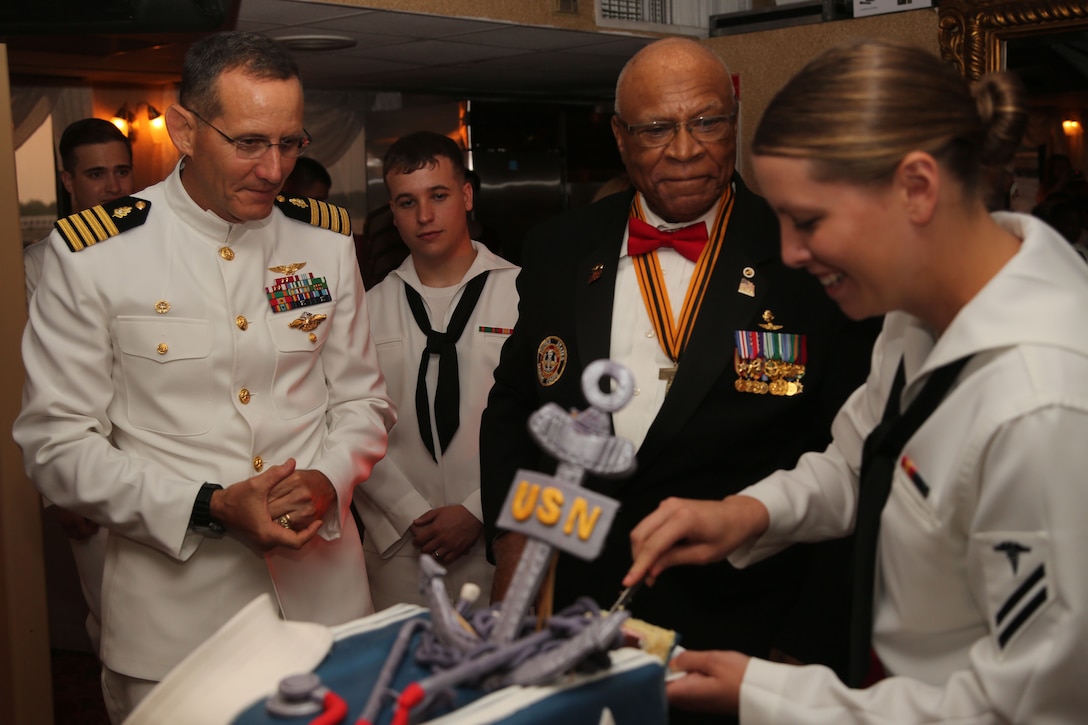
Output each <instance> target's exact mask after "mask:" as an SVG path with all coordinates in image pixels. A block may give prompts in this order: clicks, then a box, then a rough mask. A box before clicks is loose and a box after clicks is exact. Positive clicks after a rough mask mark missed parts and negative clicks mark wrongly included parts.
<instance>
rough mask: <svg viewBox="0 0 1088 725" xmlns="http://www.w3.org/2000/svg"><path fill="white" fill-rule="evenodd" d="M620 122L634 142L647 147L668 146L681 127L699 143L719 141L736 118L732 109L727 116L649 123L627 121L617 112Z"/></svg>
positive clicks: (731, 126)
mask: <svg viewBox="0 0 1088 725" xmlns="http://www.w3.org/2000/svg"><path fill="white" fill-rule="evenodd" d="M616 118H617V119H619V121H620V124H621V125H622V126H623V127H624V128H626V129H627V133H629V134H631V137H632V138H633V139H635V143H637V144H638V145H639V146H641V147H643V148H647V149H653V148H659V147H661V146H668V145H669V144H670V143H672V140H673V139H674V138H676V134H677V133H678V132H679V130H680V128H681V127H684V128H686V129H687V130H688V133H690V134H691V137H692V138H693V139H695V140H696V141H699V142H700V143H705V142H711V141H721V140H722V139H723V138H725V137H726V135H727V134H728V133H729V131H730V130H731V129H732V128H733V122H734V121H736V120H737V112H736V110H734V111H733V112H732V113H730V114H729V115H728V116H699V117H698V118H692V119H689V120H687V121H650V122H649V123H627V122H626V121H624V120H623V118H622V117H621V116H619V115H618V114H617V115H616Z"/></svg>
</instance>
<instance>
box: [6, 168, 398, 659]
mask: <svg viewBox="0 0 1088 725" xmlns="http://www.w3.org/2000/svg"><path fill="white" fill-rule="evenodd" d="M180 168H181V165H180V164H179V166H178V168H176V169H175V170H174V171H173V173H172V174H171V175H170V176H169V177H167V179H166V180H165V181H163V182H161V183H159V184H156V185H154V186H151V187H149V188H147V189H145V190H144V191H142V192H141V193H140V195H139V197H138V198H140V199H144V200H146V201H148V202H150V204H151V206H150V209H149V211H148V218H147V220H146V221H145V222H144V223H143V224H142V225H140V226H138V227H136V228H134V229H131V230H129V231H127V232H124V233H122V234H120V235H118V236H114V237H112V238H109V239H105V240H104V241H101V242H99V243H97V244H94V245H93V246H89V247H87V248H84V249H83V250H82V251H80V252H77V253H73V252H71V251H70V250H69V249H68V247H67V245H66V244H65V242H64V240H63V239H62V238H61V236H60V235H59V234H58V233H57V232H54V233H53V235H52V236H51V238H50V240H49V248H48V250H47V251H46V256H45V260H44V268H43V271H42V278H41V282H40V283H39V285H38V288H37V291H36V292H35V294H34V297H33V301H32V303H31V307H30V321H29V324H28V325H27V328H26V332H25V334H24V336H23V361H24V363H25V365H26V369H27V382H26V388H25V390H24V396H23V409H22V412H21V414H20V415H19V418H18V419H17V420H16V423H15V439H16V441H17V443H18V444H19V445H20V446H21V448H22V450H23V457H24V462H25V466H26V469H27V473H28V475H29V476H30V478H31V480H33V481H34V482H35V484H36V485H37V486H38V487H39V488H40V489H41V491H42V493H43V494H45V495H46V496H47V497H48V498H49V499H51V500H52V501H54V502H55V503H56V504H57V505H58V506H61V507H62V508H65V509H67V510H69V511H74V512H77V513H80V514H83V515H84V516H87V517H88V518H90V519H92V520H94V521H97V522H98V523H99V524H101V525H103V526H105V527H108V528H109V529H110V537H109V544H108V550H107V554H106V567H105V574H104V578H103V593H102V596H103V622H102V625H103V633H102V651H101V656H102V660H103V662H104V663H105V664H106V665H107V666H108V667H109V668H110V669H112V670H115V671H117V672H120V673H123V674H127V675H131V676H135V677H141V678H144V679H152V680H154V679H160V678H161V677H162V676H163V675H165V674H166V672H167V671H169V669H170V668H171V667H172V666H173V665H175V664H176V663H177V662H178V661H179V660H181V659H182V658H183V657H184V656H185V655H186V654H188V652H189V651H191V650H192V649H193V648H194V647H196V646H197V645H198V644H200V642H202V641H203V640H205V639H206V638H207V637H209V636H210V635H211V634H212V633H213V632H215V631H216V629H217V628H218V627H219V626H220V625H222V624H223V623H225V622H226V621H227V620H228V619H229V618H230V617H231V616H232V615H233V614H234V613H235V612H237V611H238V610H239V609H241V608H242V607H243V606H244V605H245V604H247V603H248V602H249V601H251V600H252V599H253V598H254V597H255V596H257V595H258V594H261V593H262V592H269V593H272V591H273V582H274V584H275V587H274V590H275V591H274V593H275V595H276V596H278V599H279V602H280V606H281V609H282V611H283V613H284V615H285V616H286V617H287V618H289V619H304V620H312V621H317V622H322V623H327V624H336V623H341V622H345V621H348V620H350V619H353V618H355V617H358V616H361V615H364V614H366V613H368V612H369V611H371V610H372V607H371V603H370V598H369V590H368V586H367V580H366V570H365V564H364V561H363V555H362V547H361V546H360V542H359V537H358V533H357V529H356V527H355V525H354V523H353V522H352V521H351V518H350V512H349V508H348V507H349V504H350V502H351V493H352V489H353V488H354V486H355V485H356V484H357V483H358V482H360V481H362V480H364V479H365V478H366V477H367V476H368V475H369V473H370V469H371V467H372V466H373V465H374V463H375V462H377V461H378V460H379V459H380V458H381V457H382V455H383V454H384V452H385V447H386V431H387V430H388V428H389V427H390V426H392V424H393V422H394V420H395V417H396V414H395V408H394V407H393V405H392V404H391V402H390V401H389V399H388V398H387V396H386V394H385V387H384V384H383V382H382V377H381V372H380V371H379V369H378V363H377V355H376V353H375V350H374V345H373V343H372V342H371V339H370V335H369V331H368V328H367V313H366V306H365V303H364V299H363V287H362V282H361V280H360V277H359V271H358V266H357V264H356V260H355V254H354V250H353V248H352V243H351V239H350V237H344V236H342V235H339V234H336V233H333V232H330V231H327V230H325V229H321V228H319V227H315V226H311V225H310V224H306V223H303V222H299V221H295V220H293V219H290V218H288V217H286V216H285V215H284V214H283V213H282V212H281V211H280V210H279V209H273V211H272V213H271V215H269V216H268V217H267V218H265V219H262V220H260V221H255V222H249V223H246V224H229V223H227V222H225V221H223V220H222V219H220V218H219V217H217V216H215V215H214V214H212V213H211V212H206V211H203V210H201V209H200V208H199V207H198V206H197V205H196V204H195V203H194V202H193V200H192V199H191V198H190V197H189V195H188V194H187V193H186V191H185V190H184V188H183V187H182V185H181V178H180V175H179V170H180ZM301 263H305V266H303V267H300V269H298V270H297V271H295V272H285V271H282V270H280V271H273V270H270V268H274V267H278V266H281V265H298V264H301ZM288 269H290V268H288ZM310 273H312V274H313V276H314V277H316V278H323V279H324V280H325V283H326V285H327V287H328V290H329V292H330V293H331V300H330V301H326V302H323V303H322V304H317V305H312V306H307V307H302V308H301V309H295V310H290V311H286V312H278V313H277V312H273V308H272V305H271V304H270V302H269V299H268V297H267V290H268V289H269V288H272V287H273V286H274V285H275V284H276V280H277V279H278V278H286V277H289V276H291V275H292V274H293V275H297V276H299V277H308V275H309V274H310ZM307 311H308V312H311V313H314V314H323V315H326V319H325V320H324V321H323V322H322V323H321V324H319V325H318V326H317V328H316V329H314V330H313V331H312V338H311V337H310V334H311V333H309V332H306V331H304V330H302V329H298V328H292V327H290V325H289V323H290V322H291V321H292V320H293V319H295V318H297V317H299V315H300V313H301V312H307ZM288 458H294V459H295V460H296V461H297V467H298V468H299V469H316V470H319V471H321V472H322V473H324V474H325V475H326V476H327V477H328V478H329V480H330V481H331V482H332V484H333V486H334V487H335V488H336V491H337V494H338V499H339V500H338V502H337V505H334V506H333V507H330V509H329V512H328V514H327V515H326V520H325V524H324V526H323V527H322V528H321V529H320V531H319V536H316V537H314V539H312V540H311V541H310V542H309V543H308V544H307V545H306V546H305V547H304V548H303V549H302V550H300V551H297V552H296V551H290V550H285V549H277V550H275V551H273V552H271V553H269V554H267V555H265V556H262V555H261V554H259V553H255V552H254V551H252V550H251V549H250V548H248V547H247V546H246V545H245V544H243V543H242V542H241V541H240V540H238V539H235V538H233V537H231V536H230V535H229V534H228V535H227V536H225V537H223V538H221V539H216V538H211V537H204V536H202V535H200V534H197V533H194V532H192V531H190V529H189V518H190V515H191V513H192V509H193V503H194V501H195V499H196V495H197V491H198V490H199V488H200V486H201V485H202V484H203V483H204V482H206V481H208V482H213V483H219V484H221V485H223V486H229V485H231V484H233V483H236V482H238V481H242V480H245V479H247V478H249V477H251V476H253V475H255V471H256V470H260V469H261V468H263V467H264V466H266V465H271V464H277V463H282V462H283V461H285V460H286V459H288ZM269 574H271V577H270V576H269Z"/></svg>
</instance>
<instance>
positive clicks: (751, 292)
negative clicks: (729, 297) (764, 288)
mask: <svg viewBox="0 0 1088 725" xmlns="http://www.w3.org/2000/svg"><path fill="white" fill-rule="evenodd" d="M741 274H742V275H743V277H742V278H741V280H740V284H738V285H737V292H739V293H741V294H742V295H747V296H749V297H755V296H756V285H755V283H754V282H752V277H755V276H756V271H755V270H754V269H752V268H751V267H745V268H744V269H743V270H741Z"/></svg>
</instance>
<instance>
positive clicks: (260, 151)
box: [188, 108, 313, 159]
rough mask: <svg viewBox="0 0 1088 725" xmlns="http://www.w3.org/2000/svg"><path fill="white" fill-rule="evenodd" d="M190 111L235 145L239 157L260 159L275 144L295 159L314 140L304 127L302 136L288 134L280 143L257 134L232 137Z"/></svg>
mask: <svg viewBox="0 0 1088 725" xmlns="http://www.w3.org/2000/svg"><path fill="white" fill-rule="evenodd" d="M188 110H189V113H191V114H193V115H194V116H196V117H197V118H199V119H200V120H201V121H204V123H206V124H208V126H209V127H210V128H211V129H212V130H213V131H215V132H216V133H217V134H219V135H220V136H222V137H223V138H224V139H225V140H226V141H227V142H228V143H230V144H231V145H232V146H234V150H235V151H237V152H238V158H242V159H259V158H261V157H262V156H264V155H265V154H266V153H268V149H270V148H272V147H273V146H279V149H280V153H281V154H283V155H284V156H286V157H287V158H289V159H293V158H295V157H298V156H302V154H303V153H304V152H305V151H306V147H307V146H309V145H310V142H311V141H312V140H313V139H312V138H311V137H310V132H309V131H307V130H306V129H302V133H303V134H304V135H302V136H288V137H287V138H281V139H280V142H279V143H272V142H271V141H269V140H268V139H266V138H260V137H257V136H246V137H245V138H231V137H230V136H228V135H227V134H225V133H223V132H222V131H220V130H219V129H218V128H216V127H215V126H214V125H212V123H211V122H209V121H207V120H206V119H205V118H204V117H203V116H201V115H200V114H199V113H197V112H196V111H194V110H193V109H191V108H190V109H188Z"/></svg>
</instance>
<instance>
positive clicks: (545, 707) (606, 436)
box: [126, 361, 675, 725]
mask: <svg viewBox="0 0 1088 725" xmlns="http://www.w3.org/2000/svg"><path fill="white" fill-rule="evenodd" d="M602 377H610V378H612V379H613V380H615V381H616V382H617V385H616V389H615V390H614V391H613V392H612V393H605V392H603V390H604V388H603V387H601V386H600V385H599V378H602ZM583 389H584V390H585V392H586V398H587V399H588V400H589V401H590V402H591V408H589V409H586V410H584V411H580V412H579V411H571V412H569V413H568V412H567V411H563V410H562V409H560V408H559V407H558V406H555V405H554V404H549V405H547V406H544V407H543V408H541V409H540V410H538V411H537V412H536V413H534V414H533V416H531V417H530V420H529V428H530V431H531V432H532V433H533V436H534V438H536V440H537V442H538V443H539V444H540V445H541V447H542V448H544V449H545V450H547V451H548V452H549V453H551V454H552V455H553V456H554V457H555V458H556V459H557V460H559V461H561V462H562V464H561V471H560V473H561V475H557V476H547V475H545V474H542V473H539V472H534V471H518V472H517V475H516V476H515V480H514V481H513V483H512V485H511V488H510V494H509V496H508V498H507V502H506V504H505V506H504V511H503V512H502V514H501V515H500V517H499V520H498V524H499V525H500V526H502V527H504V528H507V529H510V530H514V531H518V532H520V533H522V534H524V535H525V536H526V537H527V538H528V541H527V543H526V545H525V547H524V549H523V552H522V555H521V559H520V561H519V563H518V566H517V568H516V570H515V572H514V574H513V578H512V581H511V584H510V587H509V588H508V589H507V592H506V598H505V600H504V601H503V602H502V603H500V604H496V605H493V606H491V607H483V608H477V609H475V610H473V607H472V600H474V598H475V597H464V596H463V597H462V600H461V601H459V602H457V603H456V604H455V603H453V602H451V601H450V600H449V597H448V595H447V593H446V587H445V583H444V576H445V573H446V572H445V570H444V569H443V568H442V567H441V565H439V564H438V563H437V562H435V561H433V560H432V558H431V557H429V556H425V555H424V556H422V557H421V558H420V592H421V593H422V594H423V597H424V600H425V601H426V602H427V604H428V605H429V606H428V607H426V608H424V607H419V606H416V605H398V606H395V607H391V608H390V609H387V610H384V611H382V612H379V613H377V614H375V615H372V616H370V617H365V618H363V619H360V620H357V621H355V622H352V623H349V624H346V625H342V626H340V627H335V628H326V627H321V626H319V625H315V624H312V623H305V622H285V621H283V620H280V619H279V618H278V608H277V607H276V606H275V604H274V603H273V602H272V600H271V598H269V597H267V596H265V597H263V598H258V600H255V601H254V602H253V603H252V604H251V605H250V606H248V607H246V609H244V610H243V611H242V612H239V614H238V615H236V616H235V617H234V618H232V619H231V621H230V622H228V623H227V625H225V626H224V627H223V628H222V629H221V630H220V631H219V632H218V633H217V634H216V635H215V636H213V637H212V638H211V639H210V640H209V641H208V642H205V643H204V644H203V645H201V646H200V647H199V648H198V649H197V650H196V651H194V652H193V653H192V654H191V655H190V656H189V657H187V658H186V659H185V660H184V661H183V662H182V663H181V664H180V665H178V667H177V668H175V669H174V671H172V672H171V673H170V674H169V675H168V676H167V678H166V679H165V680H163V682H162V683H161V684H160V686H159V687H157V688H156V689H155V690H154V691H153V692H152V694H151V695H150V696H149V697H148V698H147V700H145V701H144V702H143V703H141V705H140V706H139V707H138V708H137V709H136V710H135V711H134V712H133V714H132V716H131V717H130V719H129V720H128V721H126V723H127V724H128V725H140V724H141V723H148V724H149V725H150V724H152V723H156V724H157V723H159V722H171V723H183V722H184V723H188V722H192V723H194V725H195V724H196V723H200V724H201V725H208V723H215V722H222V723H232V724H233V725H275V724H282V725H292V724H293V723H311V724H312V725H336V724H337V723H353V724H355V725H388V724H390V723H392V725H409V723H422V722H430V723H480V724H483V723H501V724H503V725H536V724H537V723H540V724H543V723H562V725H580V724H582V723H584V724H585V725H598V724H601V725H603V724H606V723H613V724H615V723H632V724H636V723H637V724H638V725H657V724H658V723H665V722H666V720H667V715H666V713H667V704H666V699H665V687H664V683H665V676H664V667H665V662H666V661H667V659H668V656H669V655H668V652H669V650H670V649H671V647H672V644H673V643H675V636H673V635H671V634H670V633H667V632H666V631H665V630H659V629H658V628H652V627H649V626H646V625H645V624H638V623H631V621H630V615H629V613H628V612H627V611H626V610H625V609H624V608H623V607H622V603H623V601H624V600H625V598H626V597H625V598H621V600H620V601H619V602H617V604H616V606H615V607H613V611H611V612H602V611H601V610H600V608H599V607H598V606H597V604H596V603H595V602H592V601H590V600H588V599H585V600H581V601H580V602H578V603H576V604H575V605H572V607H569V608H568V609H566V610H564V611H562V612H559V613H557V614H554V615H551V613H550V612H548V613H546V614H547V615H548V616H542V617H540V618H538V617H536V616H532V613H531V609H532V605H533V603H534V602H536V601H537V595H538V593H539V592H540V591H541V586H542V585H544V586H547V585H546V584H544V582H545V574H546V572H547V571H548V569H549V568H550V563H551V562H553V561H554V552H555V550H556V549H562V550H564V551H568V552H570V553H574V554H576V555H579V556H582V557H584V558H587V559H593V558H595V557H596V556H597V553H598V552H599V550H600V546H601V544H602V542H603V538H604V535H605V533H606V532H607V529H608V526H609V525H610V523H611V519H612V516H613V515H614V512H615V509H616V508H617V507H618V502H615V501H612V500H611V499H607V498H606V497H603V496H601V495H600V494H596V493H594V492H592V491H588V490H586V489H584V488H582V487H581V486H580V483H581V474H582V472H583V471H592V472H594V473H596V474H598V475H611V476H622V475H625V474H627V473H629V472H630V471H631V470H633V468H634V446H633V445H631V443H630V442H629V441H624V440H622V439H617V438H615V437H613V436H612V435H611V433H610V423H609V417H608V413H609V412H610V411H614V410H617V409H618V408H619V407H622V405H623V404H625V403H626V402H627V400H628V399H629V398H630V395H631V390H632V389H633V381H632V379H631V376H630V372H629V371H627V370H626V368H621V367H620V366H617V365H615V364H613V363H611V362H609V361H597V362H596V363H593V364H592V365H590V366H588V367H587V369H586V373H585V374H584V375H583ZM545 501H547V502H550V505H545V503H543V502H545ZM630 591H631V590H629V592H630ZM542 599H543V601H550V598H549V597H547V596H544V597H543V598H542ZM625 626H626V629H625ZM626 639H630V640H631V641H633V642H636V643H637V644H639V645H641V647H639V646H636V647H624V646H623V645H624V642H625V640H626ZM644 648H654V649H656V650H657V654H656V655H654V654H650V653H648V652H646V651H645V649H644Z"/></svg>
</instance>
